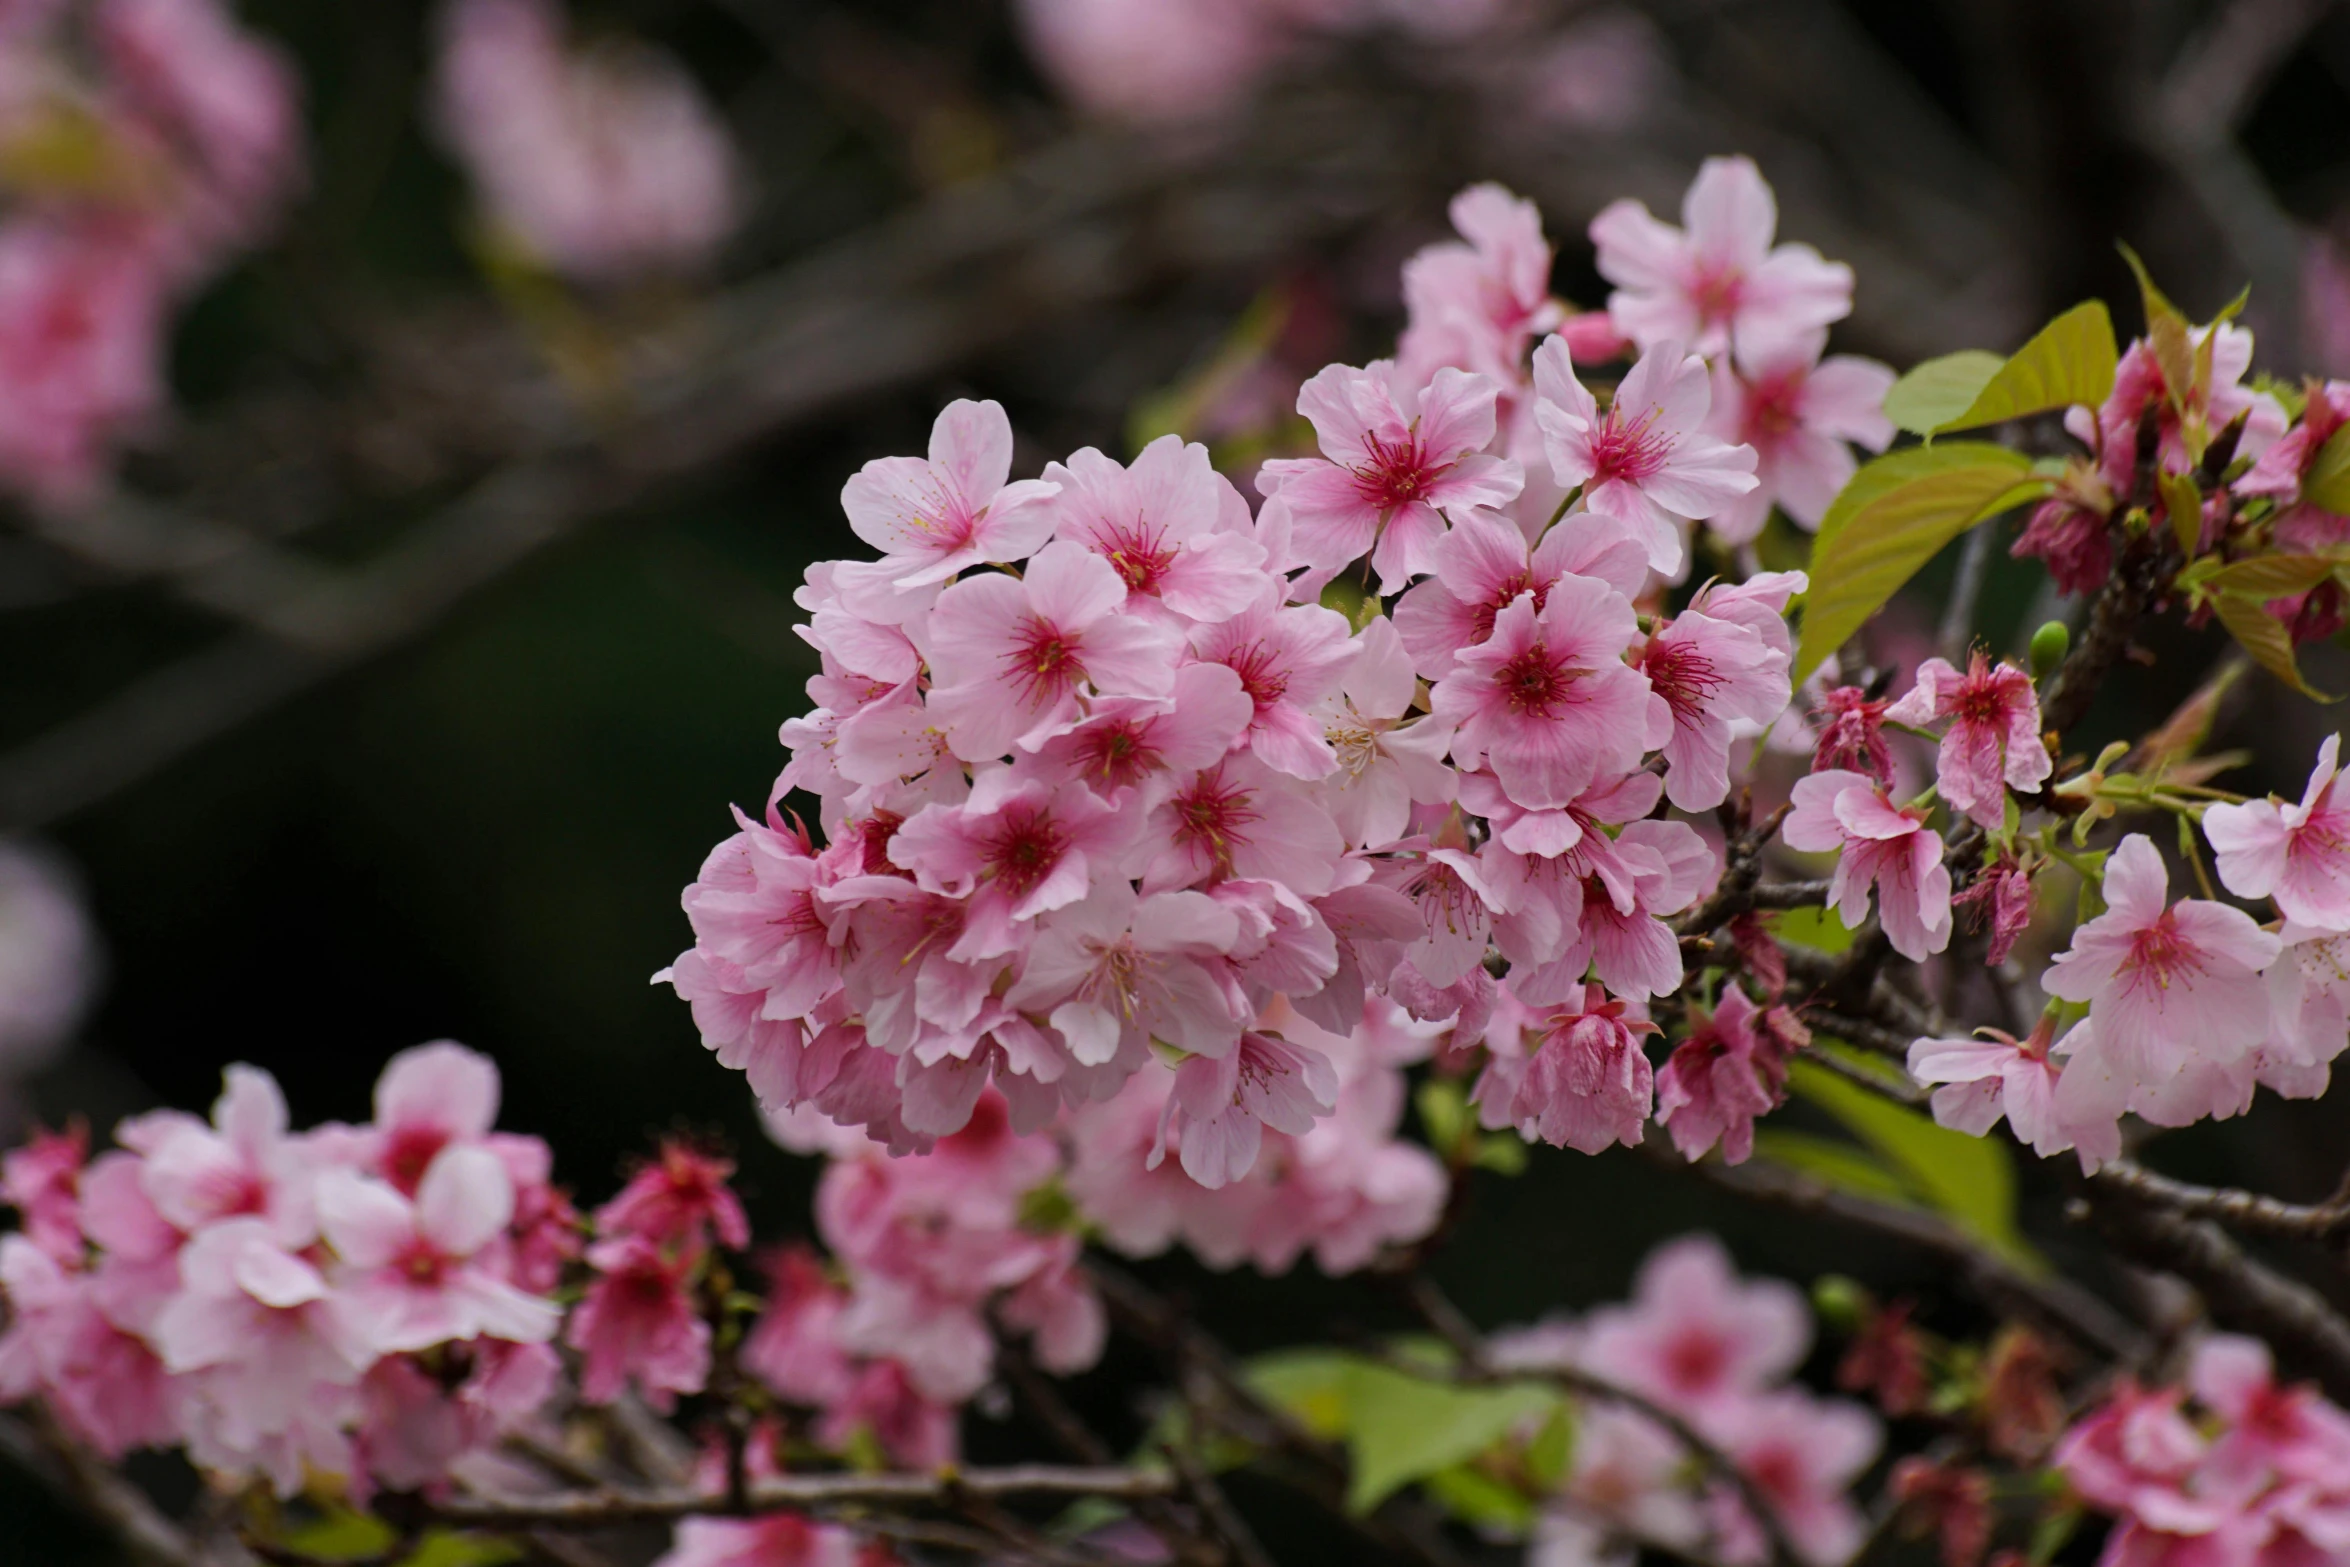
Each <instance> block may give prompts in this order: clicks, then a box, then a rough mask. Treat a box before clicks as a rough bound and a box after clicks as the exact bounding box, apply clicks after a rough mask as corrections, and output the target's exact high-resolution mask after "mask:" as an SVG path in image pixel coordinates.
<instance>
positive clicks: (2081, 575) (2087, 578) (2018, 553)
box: [2008, 434, 2136, 593]
mask: <svg viewBox="0 0 2350 1567" xmlns="http://www.w3.org/2000/svg"><path fill="white" fill-rule="evenodd" d="M2131 441H2132V444H2133V445H2134V444H2135V441H2136V437H2135V435H2134V434H2133V435H2132V436H2131ZM2113 510H2114V494H2113V487H2112V485H2111V484H2109V483H2108V482H2107V480H2106V477H2105V475H2104V474H2103V473H2101V472H2100V471H2099V468H2098V466H2097V465H2096V464H2093V463H2087V462H2082V461H2080V460H2078V459H2075V460H2074V461H2072V462H2071V463H2068V464H2067V465H2066V467H2065V471H2064V474H2063V476H2062V477H2060V478H2059V479H2058V480H2057V483H2056V488H2055V490H2054V491H2053V492H2051V493H2050V495H2049V497H2048V498H2047V499H2046V500H2044V501H2042V502H2041V503H2040V504H2039V505H2037V506H2035V507H2033V508H2032V515H2031V516H2030V517H2028V518H2026V519H2025V521H2024V529H2023V532H2021V533H2019V534H2017V535H2016V540H2015V543H2013V544H2011V545H2009V546H2008V553H2009V554H2010V555H2013V556H2015V557H2016V558H2017V559H2018V560H2026V559H2036V560H2038V561H2040V562H2041V563H2042V564H2043V565H2045V566H2046V567H2047V568H2048V575H2049V576H2050V577H2051V578H2053V579H2054V580H2055V582H2056V585H2057V587H2058V588H2060V589H2062V590H2063V591H2064V592H2066V593H2094V592H2095V591H2097V589H2099V588H2101V587H2103V586H2104V585H2105V581H2106V579H2107V578H2108V577H2111V576H2112V575H2113Z"/></svg>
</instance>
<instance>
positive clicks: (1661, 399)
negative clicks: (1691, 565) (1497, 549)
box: [1534, 337, 1757, 575]
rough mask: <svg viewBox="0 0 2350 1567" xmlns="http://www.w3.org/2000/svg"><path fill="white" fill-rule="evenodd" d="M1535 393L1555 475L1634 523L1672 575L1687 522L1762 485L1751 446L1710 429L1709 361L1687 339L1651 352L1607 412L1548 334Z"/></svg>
mask: <svg viewBox="0 0 2350 1567" xmlns="http://www.w3.org/2000/svg"><path fill="white" fill-rule="evenodd" d="M1534 393H1535V399H1536V401H1535V404H1534V417H1535V421H1536V423H1537V424H1539V425H1540V426H1541V429H1542V449H1543V451H1544V453H1545V454H1546V455H1547V456H1548V457H1549V459H1550V472H1551V477H1552V478H1554V479H1556V480H1557V481H1558V482H1559V483H1560V484H1562V485H1566V486H1569V487H1570V488H1571V487H1575V486H1580V487H1581V488H1582V491H1583V504H1584V505H1585V506H1587V507H1589V508H1590V509H1591V510H1593V511H1596V512H1603V513H1605V514H1606V515H1608V516H1611V517H1621V518H1623V519H1624V520H1625V521H1626V522H1629V523H1631V524H1632V525H1633V527H1634V529H1635V532H1636V534H1637V536H1638V537H1639V538H1640V539H1641V541H1642V542H1643V543H1644V544H1646V545H1647V547H1648V563H1649V565H1650V566H1652V567H1654V568H1655V569H1656V570H1658V571H1660V572H1663V573H1666V574H1667V575H1672V574H1675V573H1678V572H1679V571H1680V570H1681V566H1682V555H1683V551H1682V543H1681V526H1682V523H1683V522H1684V521H1703V520H1704V519H1706V518H1708V517H1712V516H1714V515H1716V514H1718V513H1719V512H1721V511H1722V510H1723V509H1724V508H1725V507H1727V506H1729V505H1730V504H1731V503H1732V502H1733V501H1735V500H1737V499H1738V497H1740V496H1742V495H1745V494H1747V493H1748V492H1750V491H1752V490H1753V489H1754V487H1755V485H1756V482H1757V481H1756V479H1755V476H1754V452H1753V451H1752V449H1750V448H1748V447H1744V446H1733V445H1731V444H1729V443H1728V442H1726V441H1723V440H1720V439H1719V438H1717V437H1716V436H1714V435H1712V434H1711V433H1709V431H1708V429H1707V418H1708V415H1709V413H1710V411H1711V409H1712V406H1713V391H1712V386H1711V383H1710V382H1709V380H1708V378H1707V373H1706V368H1705V361H1704V360H1703V359H1700V358H1698V357H1697V356H1696V355H1695V354H1691V353H1686V352H1684V351H1683V350H1682V348H1681V346H1680V345H1679V344H1678V343H1674V342H1663V343H1658V344H1656V345H1655V346H1653V347H1651V348H1649V349H1648V350H1647V351H1646V352H1645V353H1643V354H1642V355H1641V356H1640V359H1639V361H1638V362H1637V363H1635V364H1634V365H1633V366H1632V371H1631V373H1630V374H1629V375H1627V376H1625V377H1624V379H1623V382H1622V384H1621V385H1619V386H1618V387H1617V388H1616V392H1615V397H1614V398H1613V400H1612V401H1610V402H1609V404H1608V406H1607V411H1606V412H1605V413H1601V412H1600V409H1599V403H1598V400H1597V399H1596V398H1594V397H1593V396H1592V395H1591V393H1590V392H1589V391H1587V390H1586V389H1585V388H1584V386H1583V383H1582V382H1581V381H1579V380H1577V379H1576V378H1575V365H1574V361H1573V359H1572V358H1571V357H1570V356H1569V354H1568V352H1567V345H1566V344H1565V343H1564V342H1562V341H1561V340H1560V339H1558V338H1557V337H1550V338H1546V339H1544V340H1543V343H1542V346H1541V347H1540V348H1537V349H1536V350H1534Z"/></svg>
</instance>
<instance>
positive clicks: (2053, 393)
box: [1937, 299, 2121, 433]
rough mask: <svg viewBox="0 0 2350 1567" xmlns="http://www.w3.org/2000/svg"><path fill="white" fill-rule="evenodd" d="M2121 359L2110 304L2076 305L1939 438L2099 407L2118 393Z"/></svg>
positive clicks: (2012, 359) (2019, 353) (2012, 358)
mask: <svg viewBox="0 0 2350 1567" xmlns="http://www.w3.org/2000/svg"><path fill="white" fill-rule="evenodd" d="M2120 358H2121V355H2120V353H2119V351H2118V350H2117V349H2116V348H2115V347H2114V341H2113V317H2112V316H2111V315H2109V314H2107V313H2106V309H2105V302H2104V301H2103V300H2099V299H2092V300H2090V301H2088V302H2087V303H2086V304H2080V305H2075V306H2073V308H2072V309H2070V310H2068V311H2066V312H2065V313H2064V314H2063V315H2061V316H2058V317H2057V318H2056V319H2055V320H2053V321H2051V322H2049V323H2048V324H2047V325H2046V326H2044V327H2042V328H2041V329H2040V330H2039V331H2038V332H2037V333H2035V334H2034V335H2033V337H2032V340H2031V341H2030V342H2028V343H2026V344H2024V346H2023V347H2021V348H2019V349H2017V350H2016V351H2015V352H2014V353H2013V354H2010V355H2009V356H2008V358H2007V362H2006V363H2005V364H2002V365H2001V366H2000V367H1999V370H1998V372H1997V373H1996V374H1994V375H1993V376H1991V378H1990V379H1989V380H1988V381H1987V382H1985V383H1984V386H1983V389H1982V391H1981V392H1980V393H1978V394H1977V395H1976V396H1975V398H1974V400H1973V401H1972V402H1970V403H1969V404H1968V405H1967V406H1966V407H1965V408H1964V409H1962V410H1960V411H1959V412H1958V413H1956V414H1953V415H1952V416H1951V417H1950V418H1949V419H1948V420H1946V421H1945V422H1944V423H1943V424H1942V425H1941V426H1939V428H1938V430H1937V433H1939V431H1941V430H1972V429H1975V428H1977V427H1979V426H1982V425H1986V424H1997V423H1999V422H2000V421H2001V420H2003V419H2021V418H2023V417H2025V416H2026V415H2029V414H2036V413H2046V412H2048V411H2049V410H2051V409H2055V408H2070V407H2071V406H2073V405H2074V404H2075V403H2086V404H2088V405H2089V406H2091V407H2095V406H2096V405H2097V404H2099V403H2102V402H2103V401H2105V399H2106V397H2107V395H2108V394H2109V393H2111V392H2112V391H2113V372H2114V366H2115V365H2116V364H2117V363H2119V361H2120Z"/></svg>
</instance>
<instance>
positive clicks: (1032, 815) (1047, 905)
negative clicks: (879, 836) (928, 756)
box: [889, 772, 1141, 962]
mask: <svg viewBox="0 0 2350 1567" xmlns="http://www.w3.org/2000/svg"><path fill="white" fill-rule="evenodd" d="M1015 776H1016V775H1015V774H1013V773H1011V772H992V773H988V774H986V775H984V776H983V777H982V778H981V779H980V781H979V783H978V785H977V786H976V787H975V788H973V790H972V791H971V798H970V799H969V800H968V801H966V802H965V803H964V804H962V805H959V806H944V805H931V806H925V807H924V808H923V809H922V810H921V811H920V812H919V813H917V814H916V815H914V816H913V817H911V818H910V819H909V820H908V821H907V822H906V824H905V825H904V826H903V827H900V828H899V829H898V831H897V836H896V837H894V838H892V839H891V840H890V844H889V854H890V859H891V860H892V861H894V862H895V863H897V864H899V865H902V866H904V867H905V868H906V869H907V870H910V871H912V872H913V873H914V876H915V879H916V881H917V882H919V883H920V884H921V886H922V887H923V888H924V890H926V891H929V892H940V893H945V894H947V895H948V896H950V897H956V898H962V899H967V900H968V901H967V902H966V903H965V904H964V906H963V930H962V934H961V936H960V937H958V938H957V940H956V942H955V944H954V945H953V946H952V947H950V948H949V949H948V950H947V956H948V957H950V958H952V959H955V960H956V961H958V962H968V961H971V960H974V959H979V958H991V957H999V956H1001V955H1002V954H1004V953H1006V952H1010V951H1012V950H1013V949H1014V947H1016V946H1017V945H1019V943H1020V942H1021V940H1022V937H1023V935H1024V932H1023V930H1022V929H1021V927H1022V926H1024V925H1026V924H1027V923H1028V922H1030V921H1033V920H1034V919H1035V918H1036V917H1037V916H1038V915H1040V914H1044V913H1048V912H1050V911H1051V910H1053V909H1058V908H1064V907H1066V906H1067V905H1069V904H1072V903H1075V902H1076V901H1077V900H1078V899H1080V898H1082V897H1084V896H1085V890H1086V888H1087V887H1088V886H1090V885H1091V884H1092V881H1093V878H1094V876H1095V875H1097V874H1107V873H1110V872H1113V871H1116V870H1118V869H1121V868H1122V867H1123V865H1124V862H1125V859H1126V856H1127V855H1128V854H1129V853H1130V852H1131V849H1132V845H1133V843H1134V839H1135V833H1136V831H1137V829H1138V828H1139V826H1140V825H1141V824H1140V822H1139V821H1138V820H1137V819H1136V813H1133V812H1128V811H1125V810H1122V809H1121V808H1120V807H1118V806H1116V805H1112V804H1109V803H1107V802H1105V801H1104V800H1103V799H1102V798H1101V797H1100V796H1099V795H1096V794H1095V793H1094V792H1093V791H1092V790H1091V789H1088V788H1086V787H1085V785H1083V784H1064V785H1063V786H1061V787H1060V788H1059V789H1053V788H1050V787H1048V786H1046V785H1044V784H1039V783H1018V782H1015V781H1014V779H1015Z"/></svg>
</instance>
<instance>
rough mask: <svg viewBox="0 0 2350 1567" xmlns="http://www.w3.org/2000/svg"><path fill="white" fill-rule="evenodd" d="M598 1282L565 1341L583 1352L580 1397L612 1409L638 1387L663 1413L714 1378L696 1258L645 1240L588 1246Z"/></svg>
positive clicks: (565, 1334) (623, 1238) (590, 1287)
mask: <svg viewBox="0 0 2350 1567" xmlns="http://www.w3.org/2000/svg"><path fill="white" fill-rule="evenodd" d="M587 1260H588V1266H589V1267H591V1268H593V1269H594V1270H595V1273H596V1277H595V1280H594V1282H593V1283H591V1284H589V1285H588V1288H587V1293H586V1294H585V1295H584V1296H582V1297H581V1298H580V1302H579V1304H578V1305H577V1306H576V1307H574V1308H573V1309H572V1312H571V1318H570V1321H569V1322H568V1323H566V1324H565V1326H564V1330H563V1337H564V1342H565V1343H567V1344H569V1345H570V1346H571V1347H572V1348H573V1349H576V1350H578V1351H579V1352H580V1355H581V1370H580V1377H579V1396H580V1397H581V1398H583V1399H585V1400H586V1401H587V1402H589V1403H591V1404H608V1403H610V1402H612V1401H613V1400H614V1399H616V1398H618V1397H619V1396H620V1395H621V1393H622V1392H623V1391H624V1390H625V1389H626V1388H627V1387H628V1385H629V1384H630V1383H631V1382H633V1383H635V1385H636V1387H637V1389H638V1391H639V1392H641V1393H642V1394H643V1395H644V1397H645V1400H646V1402H648V1403H650V1404H651V1405H652V1406H653V1407H654V1408H655V1409H660V1410H667V1409H669V1408H671V1407H672V1406H673V1405H674V1404H675V1403H676V1399H677V1395H678V1394H680V1393H699V1392H700V1391H701V1390H702V1387H703V1385H704V1384H705V1383H706V1382H708V1381H709V1378H710V1324H709V1323H708V1322H706V1321H704V1320H703V1319H702V1316H701V1313H700V1312H699V1311H698V1310H697V1309H696V1308H695V1302H694V1297H693V1293H692V1291H691V1289H690V1288H689V1285H690V1283H691V1282H692V1278H693V1274H694V1267H695V1257H694V1254H693V1253H691V1252H679V1251H675V1250H671V1249H668V1248H664V1247H663V1246H661V1245H660V1244H659V1243H658V1242H656V1241H654V1240H653V1239H652V1238H651V1237H649V1236H645V1235H623V1236H619V1237H617V1238H615V1239H612V1240H607V1241H599V1242H598V1243H597V1244H595V1245H594V1246H591V1247H589V1248H588V1254H587Z"/></svg>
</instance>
